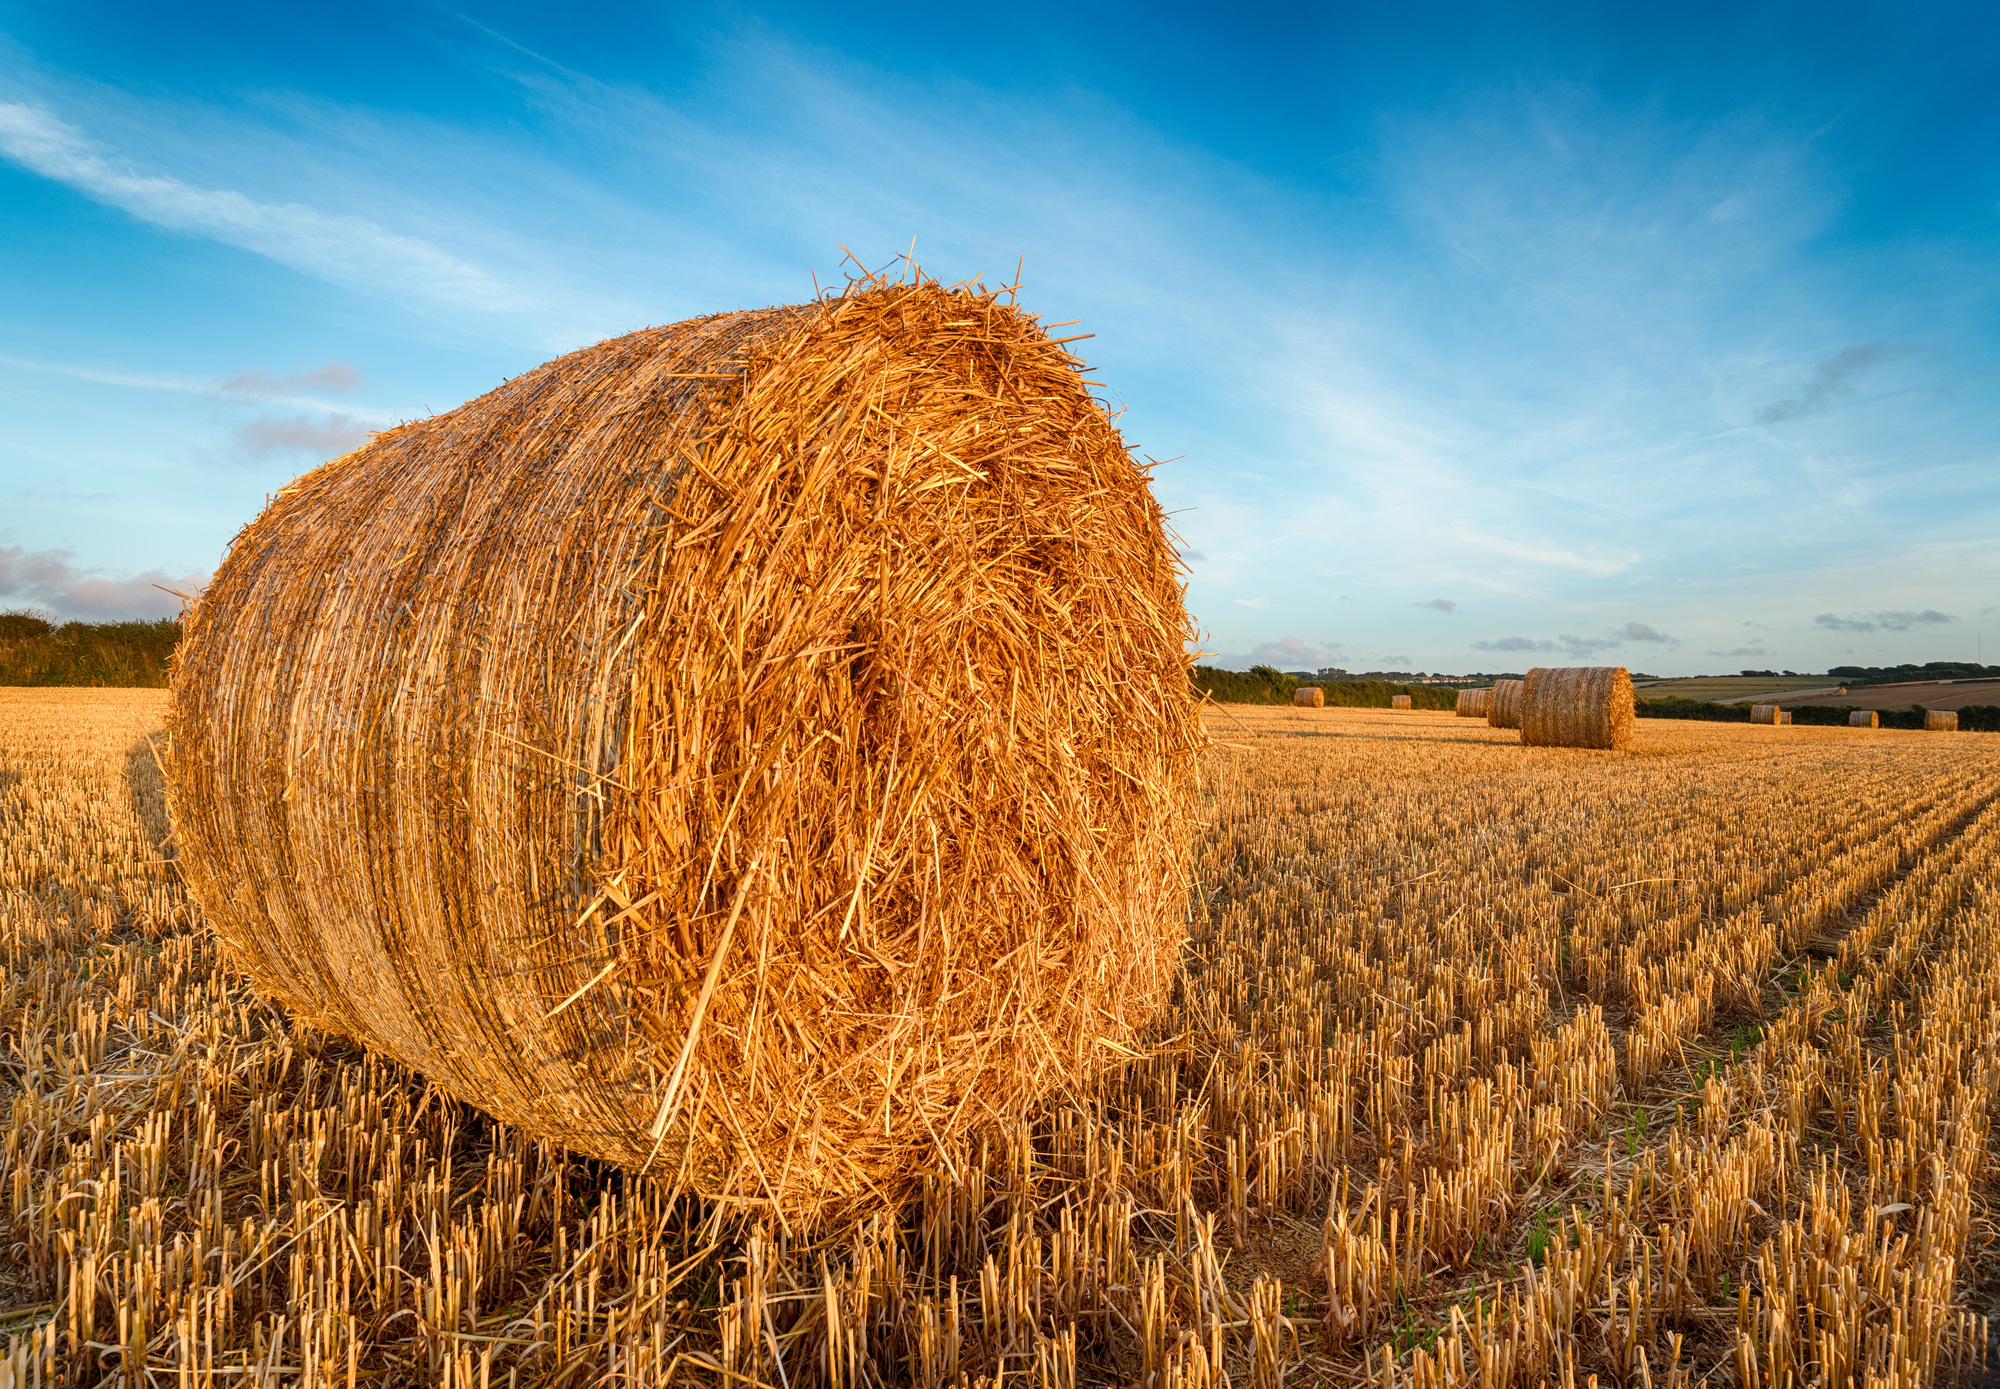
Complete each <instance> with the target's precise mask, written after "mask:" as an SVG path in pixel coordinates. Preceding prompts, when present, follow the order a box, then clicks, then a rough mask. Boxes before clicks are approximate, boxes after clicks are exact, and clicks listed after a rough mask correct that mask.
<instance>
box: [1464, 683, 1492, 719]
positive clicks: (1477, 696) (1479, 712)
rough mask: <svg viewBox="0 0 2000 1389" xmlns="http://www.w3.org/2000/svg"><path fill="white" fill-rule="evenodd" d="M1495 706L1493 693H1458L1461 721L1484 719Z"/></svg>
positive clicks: (1482, 691) (1476, 691)
mask: <svg viewBox="0 0 2000 1389" xmlns="http://www.w3.org/2000/svg"><path fill="white" fill-rule="evenodd" d="M1492 705H1493V691H1492V690H1491V689H1484V690H1460V691H1459V692H1458V716H1459V717H1460V718H1461V719H1483V718H1485V717H1486V711H1487V710H1488V709H1490V708H1491V707H1492Z"/></svg>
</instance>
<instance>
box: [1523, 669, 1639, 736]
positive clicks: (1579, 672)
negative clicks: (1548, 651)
mask: <svg viewBox="0 0 2000 1389" xmlns="http://www.w3.org/2000/svg"><path fill="white" fill-rule="evenodd" d="M1633 721H1634V714H1633V707H1632V677H1631V675H1630V673H1628V672H1627V671H1626V669H1625V667H1623V666H1554V667H1551V666H1537V667H1536V668H1535V669H1533V670H1531V671H1529V672H1528V678H1527V679H1526V680H1525V681H1523V682H1522V690H1521V741H1522V742H1523V743H1526V744H1528V745H1530V746H1531V747H1552V748H1601V749H1604V750H1607V751H1613V752H1618V751H1623V750H1624V749H1626V748H1628V747H1630V746H1631V745H1632V724H1633Z"/></svg>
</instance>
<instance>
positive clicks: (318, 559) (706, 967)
mask: <svg viewBox="0 0 2000 1389" xmlns="http://www.w3.org/2000/svg"><path fill="white" fill-rule="evenodd" d="M1077 367H1078V364H1077V362H1076V359H1075V358H1074V357H1072V356H1071V355H1070V354H1069V353H1068V352H1067V351H1066V350H1064V349H1063V348H1062V347H1061V346H1060V345H1058V344H1056V343H1053V342H1051V341H1050V340H1049V339H1048V336H1047V335H1046V334H1045V333H1044V332H1043V331H1042V329H1041V328H1040V327H1039V326H1038V325H1037V324H1036V323H1035V322H1034V321H1033V320H1032V319H1030V318H1029V317H1027V316H1026V315H1024V314H1022V313H1019V312H1017V311H1016V310H1014V309H1013V308H1011V307H1010V306H1009V304H1008V303H1007V302H1006V300H1005V299H1004V298H1003V297H1002V296H997V295H994V294H989V293H985V292H983V291H968V290H963V289H959V290H946V289H943V288H940V287H938V286H937V285H935V284H931V283H928V282H926V283H919V284H910V285H883V284H875V285H870V286H866V287H863V288H857V289H856V290H854V291H851V292H850V293H848V294H847V295H844V296H841V297H838V298H829V299H825V300H819V301H815V302H812V303H808V304H805V305H800V306H793V307H784V308H774V309H766V310H757V311H751V312H743V313H730V314H721V315H716V316H714V317H709V318H703V319H695V320H690V321H688V322H685V323H678V324H674V325H671V326H669V327H664V328H652V329H646V330H644V331H641V332H637V333H631V334H628V335H626V336H624V337H620V338H614V339H611V340H609V341H607V342H603V343H600V344H598V345H597V346H595V347H591V348H586V349H584V350H582V351H580V352H575V353H571V354H570V355H568V356H566V357H563V358H560V359H558V360H556V361H553V362H550V363H548V364H547V365H545V366H543V367H540V368H538V369H536V370H534V371H530V372H528V373H526V374H524V375H522V376H519V377H517V378H515V379H514V380H512V381H510V382H508V383H507V384H506V385H504V386H502V387H500V388H499V389H498V390H496V391H494V392H492V393H490V394H488V395H486V396H482V397H480V398H479V399H477V400H474V401H471V402H468V403H467V404H466V405H464V406H461V407H460V408H459V409H456V410H453V411H451V412H450V413H448V414H445V415H441V416H437V417H435V418H432V419H427V420H423V421H419V422H417V423H414V424H410V425H405V426H403V427H401V428H398V429H394V430H390V431H388V432H385V433H383V434H381V435H378V436H377V437H376V438H375V439H374V441H373V442H372V443H370V444H368V445H366V446H364V447H363V448H361V449H359V450H357V451H356V452H354V453H351V454H348V455H347V456H345V457H343V458H339V459H336V460H335V461H333V462H331V463H329V464H327V465H325V466H324V467H321V468H319V469H318V470H316V471H314V472H312V473H309V474H307V475H306V476H305V477H303V478H301V479H299V480H298V481H297V482H294V483H293V484H292V485H290V486H289V487H287V488H285V489H284V490H283V491H281V492H280V493H279V494H278V495H277V496H276V497H275V498H274V499H273V501H272V502H271V504H270V505H269V506H268V507H267V509H266V510H265V511H264V513H263V514H262V515H261V516H259V517H258V518H257V519H256V520H255V521H254V522H252V523H251V525H250V526H249V527H247V528H246V529H245V530H244V531H243V532H242V534H241V535H239V536H238V538H237V540H236V542H235V544H234V546H233V547H232V549H231V551H230V553H229V555H228V558H227V559H226V561H225V562H224V564H223V565H222V567H221V569H220V570H219V572H218V573H217V575H216V577H215V581H214V584H213V585H212V587H211V588H210V589H209V590H208V592H207V594H206V595H205V597H204V598H203V600H202V602H201V605H200V607H199V608H198V610H197V611H196V612H195V614H194V615H193V616H192V618H191V619H190V621H189V623H188V630H187V634H186V637H185V639H184V641H183V642H182V644H181V647H180V652H179V656H178V662H177V668H176V671H175V679H174V707H173V714H172V724H171V731H172V749H171V756H170V768H169V773H170V794H171V797H172V808H173V811H174V816H175V820H176V824H177V828H178V832H179V835H180V841H179V842H180V847H181V854H182V858H181V862H182V864H183V866H184V870H185V872H186V875H187V879H188V882H189V885H190V888H191V890H192V891H193V893H194V896H195V897H196V899H197V900H198V901H199V902H200V904H201V905H202V907H203V909H204V910H205V912H206V914H207V916H208V919H209V920H210V922H211V923H212V924H213V925H214V927H215V929H216V931H217V933H218V934H219V936H220V937H221V939H222V941H223V942H224V944H225V947H226V949H227V951H228V953H229V955H230V957H231V958H232V959H233V961H234V962H235V963H236V964H237V965H238V966H239V967H240V968H241V969H242V970H244V971H245V972H246V973H247V974H248V975H249V976H250V978H251V979H252V980H253V981H254V982H255V983H256V984H257V985H258V986H259V987H260V988H261V989H262V990H264V991H265V992H266V993H268V994H269V995H271V996H274V997H275V998H277V999H279V1000H280V1001H282V1002H283V1003H284V1004H285V1005H286V1006H288V1007H289V1008H291V1009H292V1010H293V1011H294V1012H295V1013H296V1014H297V1015H298V1016H300V1017H302V1018H304V1019H306V1020H308V1021H310V1022H311V1023H313V1024H314V1025H315V1026H318V1027H322V1028H326V1029H328V1030H331V1031H336V1032H340V1033H345V1034H347V1035H349V1036H352V1037H355V1038H357V1039H359V1040H361V1041H362V1042H364V1043H366V1044H367V1045H369V1046H371V1047H375V1048H379V1049H380V1050H381V1051H383V1052H385V1053H387V1054H388V1055H390V1056H392V1057H394V1058H396V1059H397V1060H400V1061H402V1062H403V1063H405V1064H407V1065H409V1066H411V1067H414V1068H416V1069H418V1070H420V1071H422V1072H423V1073H425V1074H426V1075H427V1076H428V1077H429V1078H431V1079H432V1080H433V1081H435V1082H437V1083H438V1084H439V1085H441V1086H442V1087H443V1088H444V1089H446V1090H447V1091H449V1092H451V1093H453V1094H456V1095H458V1096H459V1097H461V1098H463V1099H466V1100H468V1101H470V1102H472V1103H474V1104H477V1105H478V1106H480V1107H481V1108H483V1109H486V1110H488V1111H490V1112H491V1113H493V1114H495V1115H498V1116H499V1117H501V1118H503V1119H506V1120H508V1121H510V1122H513V1123H516V1124H519V1125H520V1126H522V1127H523V1128H525V1129H527V1130H529V1131H531V1132H533V1133H535V1134H538V1135H541V1136H543V1137H546V1138H549V1139H552V1140H555V1141H558V1142H560V1143H562V1144H564V1145H567V1146H568V1147H570V1148H573V1149H575V1150H578V1151H580V1152H583V1153H588V1154H591V1155H594V1156H596V1157H599V1158H603V1159H607V1160H609V1161H611V1162H614V1163H618V1164H621V1165H624V1166H626V1167H628V1168H632V1169H640V1170H651V1171H654V1172H658V1173H663V1174H665V1175H667V1176H668V1177H670V1178H673V1179H674V1180H676V1181H678V1182H680V1183H682V1184H684V1185H685V1186H687V1187H689V1188H692V1189H693V1190H696V1191H698V1192H700V1193H703V1194H705V1195H707V1196H709V1197H711V1198H714V1199H719V1200H724V1201H729V1202H735V1203H741V1204H743V1205H746V1206H750V1207H755V1208H761V1209H765V1210H769V1211H772V1212H775V1213H776V1214H778V1215H780V1216H781V1217H783V1218H785V1219H788V1220H803V1221H812V1220H815V1219H833V1218H836V1217H839V1216H841V1215H842V1214H843V1213H848V1212H852V1211H854V1210H857V1209H861V1208H871V1207H873V1208H879V1207H880V1206H881V1205H883V1204H884V1203H888V1204H894V1203H896V1202H898V1201H901V1200H903V1199H905V1198H907V1197H908V1196H909V1195H910V1193H911V1192H912V1190H913V1189H914V1188H915V1186H916V1185H917V1184H918V1183H919V1182H920V1181H921V1179H922V1177H923V1174H924V1173H925V1171H926V1170H932V1169H934V1167H935V1161H934V1157H935V1154H936V1152H937V1150H938V1148H939V1147H940V1145H943V1146H946V1147H949V1146H951V1145H953V1144H955V1143H957V1142H958V1141H960V1140H961V1139H962V1138H963V1136H964V1135H966V1134H967V1133H968V1132H970V1131H971V1130H973V1129H974V1128H976V1127H978V1126H980V1125H983V1124H985V1123H987V1122H988V1121H990V1120H993V1119H997V1118H1000V1117H1003V1116H1007V1115H1011V1114H1015V1113H1018V1112H1019V1111H1020V1110H1021V1109H1022V1108H1023V1107H1024V1106H1026V1105H1029V1104H1031V1103H1033V1102H1034V1101H1035V1100H1036V1099H1037V1098H1038V1097H1040V1096H1042V1095H1045V1094H1047V1093H1049V1092H1051V1091H1052V1090H1056V1089H1059V1088H1062V1087H1065V1086H1070V1085H1074V1084H1076V1083H1078V1082H1079V1081H1081V1080H1082V1079H1084V1078H1085V1077H1086V1076H1087V1075H1088V1074H1089V1073H1091V1072H1092V1071H1094V1070H1097V1069H1099V1068H1101V1067H1103V1066H1104V1065H1106V1064H1110V1063H1112V1062H1115V1061H1116V1059H1117V1058H1118V1057H1119V1056H1120V1055H1122V1054H1126V1052H1127V1049H1128V1048H1129V1046H1130V1044H1131V1042H1132V1041H1133V1039H1134V1034H1135V1032H1136V1031H1137V1029H1139V1028H1140V1027H1141V1026H1142V1025H1143V1024H1144V1023H1145V1022H1146V1021H1147V1019H1148V1017H1149V1016H1150V1015H1151V1014H1152V1013H1153V1012H1154V1010H1155V1009H1156V1007H1157V1006H1158V1005H1159V1004H1160V1003H1161V1002H1162V1001H1163V1000H1164V998H1165V995H1166V990H1167V988H1168V986H1169V984H1170V982H1171V978H1172V975H1173V971H1174V968H1175V963H1176V959H1177V951H1178V947H1179V943H1180V940H1181V938H1182V935H1183V930H1184V920H1185V916H1184V913H1185V897H1186V884H1187V877H1188V867H1189V854H1190V844H1191V831H1192V827H1193V822H1194V773H1195V760H1196V755H1197V750H1198V748H1199V746H1200V745H1201V743H1202V741H1203V736H1202V733H1201V729H1200V723H1199V718H1198V715H1197V712H1196V706H1195V703H1194V700H1193V697H1192V693H1191V690H1190V686H1189V680H1188V666H1189V661H1188V658H1187V657H1186V655H1185V654H1184V653H1185V650H1186V646H1187V642H1188V639H1189V638H1190V637H1191V636H1192V631H1191V628H1190V624H1189V622H1188V620H1187V617H1186V614H1185V611H1184V609H1183V606H1182V601H1181V592H1180V588H1179V585H1178V582H1177V571H1176V565H1175V558H1174V552H1173V550H1172V549H1171V548H1170V546H1169V543H1168V538H1167V534H1166V531H1165V526H1164V519H1163V515H1162V512H1161V510H1160V508H1159V506H1158V505H1157V504H1156V503H1155V501H1154V499H1153V496H1152V493H1151V491H1150V490H1149V486H1148V483H1147V479H1146V475H1145V473H1144V472H1143V471H1142V469H1141V468H1139V467H1137V466H1135V465H1134V462H1133V460H1132V458H1131V456H1130V455H1129V454H1128V452H1127V451H1126V448H1125V445H1124V443H1123V441H1122V440H1121V439H1120V437H1119V435H1118V432H1117V430H1116V429H1115V428H1114V426H1113V424H1112V422H1111V419H1110V418H1109V416H1108V414H1107V413H1106V411H1105V409H1104V407H1103V406H1102V405H1101V404H1100V403H1099V402H1098V401H1097V400H1096V399H1094V398H1093V397H1092V396H1091V394H1090V392H1089V390H1088V389H1087V387H1086V384H1085V382H1084V381H1083V379H1082V377H1081V376H1080V375H1079V374H1078V370H1077ZM1135 709H1138V710H1143V711H1144V716H1143V717H1134V716H1133V714H1132V712H1131V711H1133V710H1135Z"/></svg>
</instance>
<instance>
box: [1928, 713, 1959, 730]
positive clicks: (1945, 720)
mask: <svg viewBox="0 0 2000 1389" xmlns="http://www.w3.org/2000/svg"><path fill="white" fill-rule="evenodd" d="M1924 728H1925V729H1926V730H1927V731H1929V732H1932V733H1956V732H1958V710H1956V709H1926V710H1924Z"/></svg>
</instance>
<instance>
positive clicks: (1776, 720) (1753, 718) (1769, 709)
mask: <svg viewBox="0 0 2000 1389" xmlns="http://www.w3.org/2000/svg"><path fill="white" fill-rule="evenodd" d="M1784 712H1785V711H1784V710H1783V709H1782V708H1781V707H1780V706H1778V705H1776V704H1753V705H1751V706H1750V722H1752V723H1763V724H1771V725H1773V726H1775V725H1778V724H1782V723H1785V722H1787V720H1785V719H1783V718H1780V717H1779V715H1781V714H1783V713H1784Z"/></svg>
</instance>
